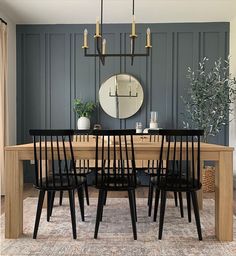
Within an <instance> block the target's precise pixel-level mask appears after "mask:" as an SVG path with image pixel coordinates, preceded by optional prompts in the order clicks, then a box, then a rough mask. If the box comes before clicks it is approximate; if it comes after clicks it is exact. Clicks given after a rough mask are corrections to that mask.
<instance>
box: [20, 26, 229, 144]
mask: <svg viewBox="0 0 236 256" xmlns="http://www.w3.org/2000/svg"><path fill="white" fill-rule="evenodd" d="M147 26H150V28H151V31H152V43H153V48H152V50H151V56H150V57H148V58H135V60H134V65H133V66H131V65H130V59H129V58H124V57H121V58H107V59H106V64H105V66H102V65H101V63H100V61H99V60H98V59H96V58H87V57H84V53H83V50H82V49H81V45H82V42H83V30H84V28H85V27H87V28H88V31H89V46H90V48H89V52H94V42H93V31H94V25H92V24H89V25H17V127H18V134H17V138H18V142H19V143H22V142H26V141H28V140H29V136H28V129H29V128H34V127H36V126H37V127H38V128H55V127H57V128H69V127H71V128H75V127H76V116H75V114H74V113H73V99H74V98H76V97H83V98H84V99H86V100H94V101H96V102H98V100H99V95H98V92H99V88H100V85H101V83H102V82H103V81H104V80H105V79H107V78H108V77H110V76H111V75H113V74H116V73H120V72H122V73H123V72H126V73H130V74H132V75H134V76H135V77H136V78H137V79H138V80H139V81H140V82H141V84H142V86H143V89H144V104H143V106H142V107H141V109H140V110H139V111H138V113H137V114H135V115H134V116H132V117H131V118H129V119H126V120H118V119H114V118H112V117H109V116H108V115H107V114H106V113H104V112H103V110H102V109H100V108H98V110H97V113H96V114H95V115H94V117H93V118H92V123H101V124H102V126H103V128H134V127H135V122H136V121H141V122H142V123H143V126H144V127H145V126H146V127H147V126H148V125H149V119H150V111H151V110H156V111H158V112H159V122H160V126H161V127H163V128H165V127H168V128H175V127H181V125H182V119H181V117H180V112H181V111H182V110H183V105H182V102H181V100H180V96H181V95H182V94H183V93H184V90H185V89H186V88H187V86H188V82H187V80H186V75H187V66H188V65H190V66H192V67H193V68H194V69H196V68H197V65H198V62H199V60H200V59H201V58H202V57H204V56H208V57H209V58H210V59H211V61H210V65H209V67H210V66H211V65H212V63H213V62H214V61H215V60H216V59H217V58H218V57H219V56H221V57H223V58H226V57H227V56H228V52H229V23H224V22H222V23H221V22H219V23H176V24H137V31H138V33H139V37H138V39H137V43H136V51H137V52H143V51H144V45H145V31H146V27H147ZM104 33H105V35H106V37H107V50H108V51H110V52H117V53H119V52H122V53H124V52H129V50H130V41H129V33H130V24H105V25H104ZM34 92H38V93H37V94H36V93H34ZM180 94H181V95H180ZM38 102H39V103H38ZM213 141H215V142H217V143H221V144H227V143H228V128H225V129H224V131H222V134H220V135H219V136H218V137H217V138H213Z"/></svg>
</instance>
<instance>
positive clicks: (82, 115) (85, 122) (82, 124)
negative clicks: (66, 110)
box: [74, 99, 96, 130]
mask: <svg viewBox="0 0 236 256" xmlns="http://www.w3.org/2000/svg"><path fill="white" fill-rule="evenodd" d="M95 108H96V104H95V103H94V102H92V101H87V102H83V101H82V100H81V99H75V100H74V112H75V113H76V115H77V116H78V121H77V127H78V129H79V130H86V129H90V117H91V115H92V113H93V112H94V110H95Z"/></svg>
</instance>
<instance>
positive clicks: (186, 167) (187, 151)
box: [149, 129, 204, 240]
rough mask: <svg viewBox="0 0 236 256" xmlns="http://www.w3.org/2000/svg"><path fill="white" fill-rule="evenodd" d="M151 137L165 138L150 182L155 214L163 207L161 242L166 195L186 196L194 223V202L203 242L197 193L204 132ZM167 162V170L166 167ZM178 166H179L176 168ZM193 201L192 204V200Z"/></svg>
mask: <svg viewBox="0 0 236 256" xmlns="http://www.w3.org/2000/svg"><path fill="white" fill-rule="evenodd" d="M149 132H150V133H152V134H156V133H158V134H159V135H161V136H162V140H161V149H160V155H159V160H158V168H157V169H156V170H157V171H156V175H155V176H153V177H152V178H151V183H152V185H153V186H154V187H155V188H156V198H155V212H157V207H158V203H159V196H160V193H161V204H160V223H159V239H161V238H162V232H163V224H164V214H165V206H166V193H167V191H173V192H178V193H181V192H186V195H187V208H188V216H189V219H190V220H191V206H190V205H191V201H192V204H193V209H194V214H195V220H196V226H197V232H198V238H199V240H202V232H201V224H200V215H199V208H198V202H197V196H196V191H197V190H199V189H201V186H202V184H201V182H200V138H201V136H202V135H203V133H204V131H203V130H187V129H185V130H159V131H155V130H151V131H149ZM164 161H166V166H165V168H164V167H163V163H164ZM176 162H177V163H178V165H176ZM191 199H192V200H191ZM154 214H155V213H154Z"/></svg>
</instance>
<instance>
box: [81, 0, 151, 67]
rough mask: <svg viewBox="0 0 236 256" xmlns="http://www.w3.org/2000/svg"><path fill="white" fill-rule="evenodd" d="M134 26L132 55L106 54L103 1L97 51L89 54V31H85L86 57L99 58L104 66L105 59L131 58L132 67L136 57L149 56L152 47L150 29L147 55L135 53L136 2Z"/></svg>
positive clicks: (96, 39) (147, 38) (147, 34)
mask: <svg viewBox="0 0 236 256" xmlns="http://www.w3.org/2000/svg"><path fill="white" fill-rule="evenodd" d="M132 7H133V8H132V26H131V28H132V29H131V34H130V40H131V53H130V54H129V53H123V54H122V53H119V54H118V53H115V54H111V53H106V39H105V38H103V0H101V24H100V25H99V19H97V21H96V32H95V35H94V39H95V44H96V51H97V53H95V54H89V53H88V52H87V50H88V48H89V47H88V31H87V29H85V30H84V45H83V46H82V48H83V49H84V56H85V57H99V59H100V60H101V62H102V64H103V65H104V64H105V57H131V65H133V61H134V57H146V56H149V53H150V48H151V47H152V46H151V34H150V29H149V28H148V29H147V32H146V46H145V48H146V53H134V50H135V39H136V38H137V37H138V36H137V35H136V33H135V16H134V0H133V5H132Z"/></svg>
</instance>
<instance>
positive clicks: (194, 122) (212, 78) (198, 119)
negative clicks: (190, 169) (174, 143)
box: [182, 57, 236, 192]
mask: <svg viewBox="0 0 236 256" xmlns="http://www.w3.org/2000/svg"><path fill="white" fill-rule="evenodd" d="M207 61H208V59H207V58H206V57H205V58H204V59H203V60H202V61H201V62H200V63H199V68H198V69H197V70H196V71H193V70H192V69H191V68H190V67H189V68H188V75H187V78H188V79H189V85H190V86H189V88H188V91H187V96H186V98H184V97H182V99H183V102H184V104H185V113H184V119H185V121H184V126H185V128H196V129H203V130H204V138H203V141H204V142H207V141H208V139H209V136H215V135H217V134H218V133H219V132H220V130H221V129H222V128H223V126H225V125H228V123H229V121H230V120H229V115H230V113H231V112H232V111H233V105H232V103H233V102H234V100H235V98H236V80H235V78H231V76H230V73H229V59H228V60H224V61H223V60H221V59H218V60H217V61H216V62H215V63H214V65H213V68H212V69H211V70H210V71H206V70H207V69H206V64H207ZM205 164H206V163H204V169H203V173H202V174H203V175H202V176H203V177H202V179H203V191H204V192H213V191H214V188H215V180H214V179H215V168H214V167H213V166H206V165H205Z"/></svg>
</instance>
